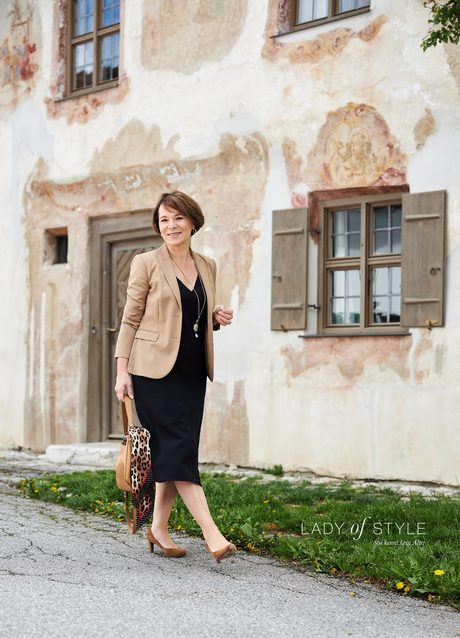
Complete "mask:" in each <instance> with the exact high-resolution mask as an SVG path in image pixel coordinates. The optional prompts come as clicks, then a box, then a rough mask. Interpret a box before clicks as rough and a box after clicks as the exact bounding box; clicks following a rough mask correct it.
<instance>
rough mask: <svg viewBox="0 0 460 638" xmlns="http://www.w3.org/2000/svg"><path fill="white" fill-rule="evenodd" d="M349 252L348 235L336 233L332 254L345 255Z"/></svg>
mask: <svg viewBox="0 0 460 638" xmlns="http://www.w3.org/2000/svg"><path fill="white" fill-rule="evenodd" d="M346 253H347V249H346V236H345V235H335V236H334V238H333V244H332V255H333V256H334V257H344V256H345V255H346Z"/></svg>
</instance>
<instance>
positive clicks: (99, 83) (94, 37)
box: [65, 0, 123, 97]
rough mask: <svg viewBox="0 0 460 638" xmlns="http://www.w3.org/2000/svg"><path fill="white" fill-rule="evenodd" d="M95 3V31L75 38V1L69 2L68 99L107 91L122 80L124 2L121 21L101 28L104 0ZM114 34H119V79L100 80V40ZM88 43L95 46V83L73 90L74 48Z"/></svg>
mask: <svg viewBox="0 0 460 638" xmlns="http://www.w3.org/2000/svg"><path fill="white" fill-rule="evenodd" d="M93 1H94V7H95V11H94V18H93V20H94V23H93V27H94V28H93V30H92V31H88V33H83V34H81V35H78V36H73V26H74V19H75V12H74V5H75V3H74V0H68V2H67V12H66V20H67V25H66V26H67V29H66V32H67V46H66V54H67V55H66V74H65V95H66V97H78V96H80V95H88V94H89V93H95V92H97V91H103V90H105V89H108V88H111V87H115V86H118V84H119V79H120V75H121V73H120V60H121V55H120V48H121V22H122V5H123V0H120V19H119V22H117V23H115V24H111V25H109V26H107V27H100V21H101V15H102V0H93ZM113 33H118V34H119V43H120V46H119V50H118V78H116V79H114V80H100V78H99V75H100V69H99V67H100V57H99V56H100V47H99V40H100V39H101V38H102V37H103V36H106V35H111V34H113ZM86 42H92V46H93V83H92V85H91V86H87V87H84V88H82V89H75V90H74V89H73V88H72V86H73V75H74V66H73V48H74V46H75V45H76V44H82V43H86Z"/></svg>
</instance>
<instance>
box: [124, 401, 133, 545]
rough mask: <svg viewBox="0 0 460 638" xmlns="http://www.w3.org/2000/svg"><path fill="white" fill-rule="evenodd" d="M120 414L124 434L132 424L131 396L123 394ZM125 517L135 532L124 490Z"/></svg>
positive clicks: (127, 498)
mask: <svg viewBox="0 0 460 638" xmlns="http://www.w3.org/2000/svg"><path fill="white" fill-rule="evenodd" d="M121 414H122V417H123V431H124V433H125V436H127V435H128V427H129V426H130V425H133V403H132V400H131V398H130V397H129V396H128V395H127V394H125V396H124V397H123V402H122V404H121ZM125 517H126V523H127V525H128V529H129V531H130V532H131V534H135V533H136V531H137V511H136V509H135V508H133V519H132V522H131V516H130V513H129V493H128V492H125Z"/></svg>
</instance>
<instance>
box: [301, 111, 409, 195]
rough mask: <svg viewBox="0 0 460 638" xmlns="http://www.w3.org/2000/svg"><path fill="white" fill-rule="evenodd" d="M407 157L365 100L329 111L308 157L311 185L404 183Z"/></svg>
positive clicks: (338, 186) (317, 187) (314, 186)
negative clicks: (361, 102) (364, 102)
mask: <svg viewBox="0 0 460 638" xmlns="http://www.w3.org/2000/svg"><path fill="white" fill-rule="evenodd" d="M405 168H406V158H405V156H404V155H403V154H402V153H401V151H400V150H399V146H398V144H397V142H396V140H395V139H394V138H393V137H392V135H391V133H390V130H389V128H388V126H387V124H386V122H385V120H384V118H383V117H382V116H381V115H380V114H379V113H378V111H377V109H375V108H374V107H373V106H370V105H368V104H355V103H353V102H350V103H348V104H347V105H346V106H344V107H342V108H340V109H338V110H337V111H334V112H332V113H329V114H328V116H327V119H326V122H325V124H324V125H323V126H322V128H321V131H320V133H319V135H318V139H317V142H316V145H315V147H314V149H313V150H312V151H311V153H310V156H309V161H308V169H309V171H308V172H309V173H310V175H309V177H308V183H309V184H310V186H311V187H312V188H315V189H321V188H345V187H348V188H350V187H356V186H371V185H376V184H377V183H378V184H404V183H405Z"/></svg>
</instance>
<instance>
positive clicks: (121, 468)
mask: <svg viewBox="0 0 460 638" xmlns="http://www.w3.org/2000/svg"><path fill="white" fill-rule="evenodd" d="M122 416H123V431H124V436H123V440H122V442H121V448H120V452H119V455H118V459H117V461H116V464H115V473H116V480H117V486H118V488H119V489H120V490H122V491H123V492H124V493H125V512H126V522H127V524H128V529H129V531H130V532H131V533H132V534H135V533H136V532H137V531H138V529H139V528H140V527H141V526H142V525H143V524H144V523H145V522H146V521H147V520H148V519H149V517H150V516H151V515H152V513H153V507H154V502H155V482H154V481H153V474H152V460H151V455H150V432H149V431H148V430H146V429H145V428H143V427H137V426H135V425H134V423H133V407H132V402H131V399H130V398H129V397H128V396H125V397H124V401H123V403H122ZM129 492H131V498H132V502H133V516H132V522H131V517H130V513H129Z"/></svg>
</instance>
